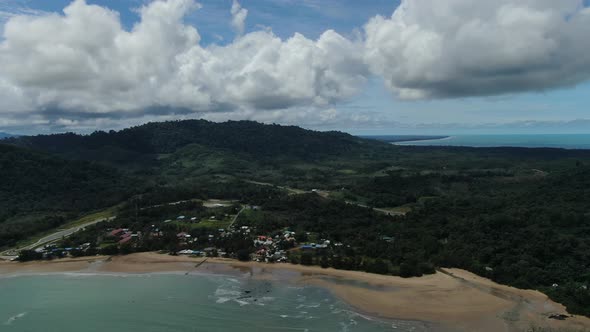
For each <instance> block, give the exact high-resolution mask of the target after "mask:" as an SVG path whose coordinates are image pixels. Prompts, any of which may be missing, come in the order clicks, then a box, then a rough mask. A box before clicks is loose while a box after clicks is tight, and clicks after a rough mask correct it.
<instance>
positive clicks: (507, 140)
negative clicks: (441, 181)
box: [393, 134, 590, 149]
mask: <svg viewBox="0 0 590 332" xmlns="http://www.w3.org/2000/svg"><path fill="white" fill-rule="evenodd" d="M395 137H396V138H398V139H399V136H395ZM393 144H396V145H421V146H470V147H502V146H510V147H524V148H563V149H590V134H577V135H565V134H564V135H558V134H555V135H455V136H449V137H446V138H442V139H433V140H418V141H404V142H394V143H393Z"/></svg>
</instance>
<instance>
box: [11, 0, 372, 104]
mask: <svg viewBox="0 0 590 332" xmlns="http://www.w3.org/2000/svg"><path fill="white" fill-rule="evenodd" d="M197 8H198V6H197V4H196V3H195V2H193V1H192V0H168V1H162V0H158V1H153V2H152V3H150V4H149V5H147V6H145V7H143V8H141V10H140V16H141V20H140V21H139V22H138V23H137V24H136V25H135V26H134V27H133V28H132V29H131V30H130V31H126V30H125V29H124V28H123V27H122V25H121V22H120V19H119V16H118V13H116V12H113V11H111V10H109V9H106V8H103V7H99V6H96V5H89V4H87V3H86V2H85V1H84V0H75V1H74V2H72V3H71V4H70V5H69V6H67V7H66V8H65V9H64V13H63V15H61V14H49V15H44V16H27V15H22V16H16V17H12V18H10V19H9V20H8V22H7V23H6V26H5V32H4V40H3V41H2V42H1V43H0V63H2V64H3V66H2V67H1V68H0V84H2V85H8V86H10V89H9V90H10V91H13V92H14V93H13V96H17V95H18V96H20V97H23V98H24V99H26V100H29V101H31V103H32V104H33V107H34V108H48V107H50V108H59V109H65V110H75V111H76V112H89V113H108V112H121V111H136V110H138V109H141V108H146V107H154V106H166V107H174V108H187V109H190V110H192V111H196V112H210V111H215V110H223V109H231V108H241V107H251V108H256V109H277V108H289V107H292V106H301V105H309V106H317V105H319V106H322V105H328V104H330V103H333V102H335V101H337V100H340V99H343V98H346V97H349V96H351V95H353V94H354V93H355V92H356V91H357V89H358V88H359V86H361V85H362V83H363V82H364V79H365V75H366V68H365V66H364V64H363V59H362V55H361V54H359V53H358V52H356V50H358V47H357V46H356V45H355V44H354V43H353V42H351V41H349V40H348V39H346V38H344V37H342V36H341V35H339V34H338V33H336V32H334V31H326V32H325V33H324V34H322V35H321V37H320V38H319V39H318V40H310V39H307V38H305V37H304V36H302V35H300V34H297V33H296V34H295V35H294V36H293V37H291V38H289V39H287V40H282V39H281V38H278V37H277V36H275V35H274V34H273V33H272V32H270V31H258V32H253V33H249V34H246V35H243V36H241V37H240V38H238V39H236V40H235V41H234V42H233V43H230V44H228V45H224V46H218V45H211V46H208V47H203V46H201V45H200V36H199V33H198V31H197V29H196V28H195V27H193V26H190V25H187V24H185V23H183V17H184V16H185V15H186V14H187V13H188V12H189V11H191V10H196V9H197ZM240 13H245V12H244V11H242V10H241V9H239V10H238V11H237V14H236V15H237V16H240V15H241V14H240ZM244 17H245V16H244ZM6 91H8V90H6ZM14 98H16V97H14Z"/></svg>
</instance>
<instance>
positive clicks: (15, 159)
mask: <svg viewBox="0 0 590 332" xmlns="http://www.w3.org/2000/svg"><path fill="white" fill-rule="evenodd" d="M0 170H1V174H0V188H1V190H0V248H1V247H5V246H9V245H13V244H15V243H16V242H17V241H19V240H22V239H24V238H26V237H28V236H31V235H34V234H36V233H38V232H42V231H45V230H48V229H53V228H56V227H57V226H59V225H60V224H62V223H64V222H65V221H66V220H67V219H68V218H73V217H75V216H76V215H78V214H79V213H82V212H87V211H92V210H95V209H100V208H104V207H108V206H112V205H115V204H118V203H119V202H121V201H123V200H125V199H127V198H128V197H129V195H130V194H131V193H132V191H133V185H134V183H136V182H135V181H133V180H131V179H130V178H127V177H125V176H123V175H122V174H121V173H120V172H119V171H118V170H116V169H112V168H107V167H105V166H101V165H96V164H93V163H89V162H83V161H70V160H64V159H61V158H58V157H55V156H50V155H47V154H44V153H39V152H33V151H29V150H25V149H22V148H17V147H12V146H8V145H3V144H0Z"/></svg>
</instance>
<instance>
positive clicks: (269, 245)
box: [254, 230, 295, 263]
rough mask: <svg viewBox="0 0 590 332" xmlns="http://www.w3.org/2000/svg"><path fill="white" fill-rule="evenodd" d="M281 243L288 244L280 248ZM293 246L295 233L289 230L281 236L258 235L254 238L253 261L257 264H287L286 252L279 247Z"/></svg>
mask: <svg viewBox="0 0 590 332" xmlns="http://www.w3.org/2000/svg"><path fill="white" fill-rule="evenodd" d="M282 242H289V245H287V246H281V243H282ZM293 246H295V232H291V231H289V230H285V231H283V233H282V234H280V235H279V234H277V235H275V237H274V238H273V237H272V236H265V235H259V236H257V237H255V238H254V247H255V248H256V252H255V253H254V260H255V261H257V262H279V263H281V262H287V261H288V258H287V252H286V251H285V250H284V249H281V247H283V248H284V247H293Z"/></svg>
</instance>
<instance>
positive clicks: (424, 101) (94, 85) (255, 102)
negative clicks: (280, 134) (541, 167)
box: [0, 0, 590, 135]
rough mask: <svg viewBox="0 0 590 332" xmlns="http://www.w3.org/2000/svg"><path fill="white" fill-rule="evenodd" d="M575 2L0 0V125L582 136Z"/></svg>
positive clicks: (586, 66) (580, 29) (585, 28)
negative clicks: (239, 123)
mask: <svg viewBox="0 0 590 332" xmlns="http://www.w3.org/2000/svg"><path fill="white" fill-rule="evenodd" d="M589 6H590V0H560V1H554V0H496V1H476V0H447V1H439V0H402V1H395V0H363V1H358V0H241V1H240V0H202V1H195V0H86V1H84V0H52V1H47V0H0V100H2V102H1V103H0V131H1V132H10V133H16V134H34V133H52V132H64V131H74V132H81V133H88V132H92V131H95V130H109V129H121V128H125V127H129V126H133V125H138V124H142V123H145V122H149V121H165V120H175V119H194V118H203V119H208V120H212V121H226V120H255V121H260V122H265V123H280V124H286V125H299V126H302V127H305V128H309V129H315V130H343V131H347V132H351V133H354V134H423V135H427V134H433V135H440V134H461V133H465V134H507V133H515V134H516V133H524V134H529V133H530V134H538V133H560V134H564V133H565V134H567V133H590V111H589V110H588V105H590V80H589V79H590V52H589V51H588V50H590V38H588V37H587V36H588V35H590V8H588V7H589Z"/></svg>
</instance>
